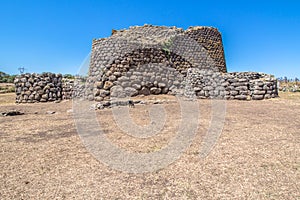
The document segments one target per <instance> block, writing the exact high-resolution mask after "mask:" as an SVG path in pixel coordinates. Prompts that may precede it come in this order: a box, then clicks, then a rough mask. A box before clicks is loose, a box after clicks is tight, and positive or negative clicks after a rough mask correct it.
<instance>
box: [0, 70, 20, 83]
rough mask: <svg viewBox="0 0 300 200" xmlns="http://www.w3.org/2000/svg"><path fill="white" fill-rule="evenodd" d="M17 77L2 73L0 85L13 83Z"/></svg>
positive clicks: (0, 73)
mask: <svg viewBox="0 0 300 200" xmlns="http://www.w3.org/2000/svg"><path fill="white" fill-rule="evenodd" d="M15 77H16V75H9V74H6V73H4V72H1V71H0V83H13V82H14V79H15Z"/></svg>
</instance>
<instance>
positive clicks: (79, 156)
mask: <svg viewBox="0 0 300 200" xmlns="http://www.w3.org/2000/svg"><path fill="white" fill-rule="evenodd" d="M280 96H281V97H280V98H276V99H271V100H263V101H227V112H226V121H225V124H224V128H223V132H222V134H221V136H220V138H219V139H218V142H217V144H216V146H215V147H214V149H213V150H212V151H211V153H210V154H209V155H208V157H206V158H204V159H201V158H200V157H199V156H198V153H199V149H200V146H201V141H202V140H203V137H204V135H205V134H206V132H207V129H208V127H209V124H210V118H211V101H210V100H199V101H198V103H199V107H200V111H201V118H200V119H199V128H198V131H197V135H196V137H195V139H194V141H193V143H192V145H191V146H190V147H189V148H188V149H187V150H186V151H185V153H184V154H183V155H182V156H181V157H180V158H179V159H178V160H177V161H175V162H174V163H172V164H170V165H169V166H167V167H166V168H164V169H161V170H159V171H156V172H152V173H144V174H131V173H125V172H120V171H116V170H114V169H111V168H110V167H109V166H106V165H105V164H103V163H102V162H101V161H98V160H97V159H96V158H95V157H93V155H92V154H91V153H90V152H89V151H88V150H87V149H86V148H85V146H84V145H83V143H82V141H81V139H80V137H79V135H78V134H77V131H76V127H75V124H74V119H73V113H72V110H71V109H72V101H63V102H61V103H37V104H19V105H16V104H14V98H15V96H14V94H12V93H9V94H0V112H5V111H9V110H18V111H21V112H24V115H18V116H0V144H1V145H0V158H1V159H0V169H1V171H0V180H1V181H0V199H1V200H4V199H9V200H10V199H300V181H299V180H300V173H299V170H300V93H281V94H280ZM144 98H146V97H144ZM149 98H152V99H155V98H159V99H172V97H168V96H159V97H147V100H148V99H149ZM164 106H165V109H166V111H167V115H168V117H167V123H166V127H164V129H163V130H162V132H161V133H159V134H158V135H156V136H154V137H153V138H151V139H149V138H148V139H136V138H132V137H130V136H128V135H126V134H124V133H122V131H121V130H119V129H118V128H117V127H116V124H115V122H114V118H113V116H112V112H111V110H109V109H105V110H98V111H96V113H97V117H98V119H99V123H100V124H101V125H102V126H103V127H105V132H106V136H107V138H108V139H109V140H111V141H112V142H113V143H115V144H116V145H118V146H120V147H122V148H124V149H126V150H128V151H133V152H151V151H156V150H159V149H161V148H162V147H163V146H165V145H167V144H168V141H169V140H170V139H171V138H172V137H173V136H174V132H175V130H176V126H177V124H178V122H179V120H180V115H179V112H178V104H177V103H173V102H171V101H170V102H169V103H168V104H164ZM149 107H150V105H136V107H135V108H130V114H131V116H132V118H133V119H134V120H135V122H136V123H137V124H140V125H142V124H147V123H148V121H149V117H148V108H149ZM47 111H54V112H55V113H54V114H47Z"/></svg>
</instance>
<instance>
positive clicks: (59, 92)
mask: <svg viewBox="0 0 300 200" xmlns="http://www.w3.org/2000/svg"><path fill="white" fill-rule="evenodd" d="M14 83H15V87H16V103H35V102H48V101H60V100H63V99H71V98H72V93H73V85H74V81H73V80H68V79H64V78H63V77H62V75H61V74H53V73H43V74H35V73H33V74H29V73H28V74H22V75H20V76H17V77H16V78H15V80H14Z"/></svg>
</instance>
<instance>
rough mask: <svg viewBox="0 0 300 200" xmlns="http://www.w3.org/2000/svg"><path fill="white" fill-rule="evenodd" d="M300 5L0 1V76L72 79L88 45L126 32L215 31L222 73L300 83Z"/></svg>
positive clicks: (286, 1) (285, 0)
mask: <svg viewBox="0 0 300 200" xmlns="http://www.w3.org/2000/svg"><path fill="white" fill-rule="evenodd" d="M299 10H300V1H297V0H294V1H292V0H282V1H278V0H269V1H263V0H261V1H256V0H253V1H242V0H240V1H232V0H224V1H218V0H214V1H201V0H198V1H189V0H185V1H176V0H173V1H162V0H161V1H158V0H151V1H141V0H139V1H136V0H132V1H129V0H126V1H121V0H120V1H116V0H106V1H100V0H82V1H79V0H78V1H76V0H73V1H71V0H0V27H1V29H0V34H1V37H0V71H4V72H6V73H10V74H17V73H18V70H17V69H18V68H19V67H25V68H26V71H27V72H38V73H39V72H43V71H51V72H60V73H64V74H65V73H71V74H76V73H77V72H78V70H79V66H80V65H81V63H82V61H83V60H84V59H85V58H86V56H87V55H88V53H89V52H90V50H91V43H92V39H93V38H102V37H108V36H110V34H111V30H112V29H123V28H128V27H129V26H132V25H143V24H154V25H166V26H177V27H182V28H184V29H186V28H188V27H189V26H195V25H201V26H214V27H217V28H218V29H219V31H221V33H222V36H223V43H224V48H225V57H226V63H227V68H228V71H230V72H233V71H258V72H266V73H271V74H275V75H276V76H277V77H281V76H288V77H290V78H294V77H300V11H299Z"/></svg>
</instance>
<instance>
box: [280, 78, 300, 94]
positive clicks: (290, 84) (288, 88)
mask: <svg viewBox="0 0 300 200" xmlns="http://www.w3.org/2000/svg"><path fill="white" fill-rule="evenodd" d="M278 81H279V91H282V92H300V82H299V78H297V77H296V78H294V79H289V78H287V77H280V78H278Z"/></svg>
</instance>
